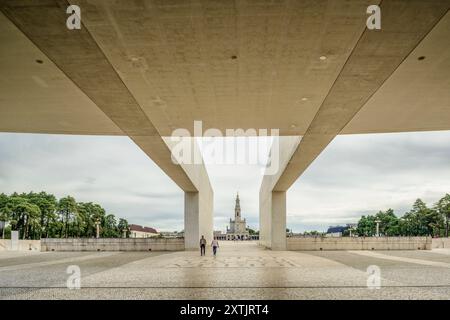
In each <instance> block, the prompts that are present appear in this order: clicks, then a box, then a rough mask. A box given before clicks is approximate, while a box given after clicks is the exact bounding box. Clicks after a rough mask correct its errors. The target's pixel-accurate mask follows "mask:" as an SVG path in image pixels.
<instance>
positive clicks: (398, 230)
mask: <svg viewBox="0 0 450 320" xmlns="http://www.w3.org/2000/svg"><path fill="white" fill-rule="evenodd" d="M376 221H379V232H380V234H382V235H385V236H434V237H442V236H446V237H448V234H449V222H450V194H446V195H445V196H444V197H443V198H442V199H440V200H439V201H438V202H437V203H435V204H434V206H433V207H431V208H429V207H427V205H426V204H425V202H423V201H422V200H420V199H417V200H416V201H415V202H414V204H413V207H412V209H411V210H410V211H408V212H406V213H405V214H404V215H403V216H402V217H398V216H397V215H396V214H395V213H394V210H392V209H388V210H386V211H379V212H378V213H377V214H375V215H368V216H362V217H361V219H360V220H359V222H358V225H357V227H356V230H355V231H356V234H358V235H360V236H374V235H375V233H376Z"/></svg>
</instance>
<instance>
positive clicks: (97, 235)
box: [95, 218, 100, 239]
mask: <svg viewBox="0 0 450 320" xmlns="http://www.w3.org/2000/svg"><path fill="white" fill-rule="evenodd" d="M95 228H96V230H97V233H96V235H95V237H96V238H97V239H98V238H100V219H98V218H97V220H95Z"/></svg>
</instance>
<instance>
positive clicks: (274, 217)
mask: <svg viewBox="0 0 450 320" xmlns="http://www.w3.org/2000/svg"><path fill="white" fill-rule="evenodd" d="M259 201H260V205H259V208H260V213H259V243H260V244H261V245H263V246H265V247H267V248H271V249H272V250H286V191H269V192H266V193H260V198H259Z"/></svg>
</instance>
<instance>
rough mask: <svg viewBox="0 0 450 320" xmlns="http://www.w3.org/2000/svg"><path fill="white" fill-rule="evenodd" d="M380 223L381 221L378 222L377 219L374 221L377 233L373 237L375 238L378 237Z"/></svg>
mask: <svg viewBox="0 0 450 320" xmlns="http://www.w3.org/2000/svg"><path fill="white" fill-rule="evenodd" d="M380 222H381V220H379V219H377V220H375V223H376V224H377V232H376V235H375V236H376V237H379V236H380Z"/></svg>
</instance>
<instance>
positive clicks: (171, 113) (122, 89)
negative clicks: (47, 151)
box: [0, 0, 450, 246]
mask: <svg viewBox="0 0 450 320" xmlns="http://www.w3.org/2000/svg"><path fill="white" fill-rule="evenodd" d="M69 3H72V4H76V5H79V6H80V8H81V12H82V13H81V16H82V20H81V21H82V29H81V30H68V29H67V28H66V19H67V17H68V15H67V14H66V8H67V6H68V5H69ZM373 4H379V5H380V7H381V13H382V20H381V27H382V28H381V30H368V29H367V28H366V19H367V16H368V15H367V14H366V9H367V7H368V6H369V5H373ZM449 7H450V0H435V1H423V0H421V1H419V0H383V1H373V0H349V1H338V0H335V1H333V0H328V1H326V0H324V1H316V0H308V1H287V0H286V1H277V2H273V1H257V2H252V1H196V0H192V1H182V0H179V1H170V2H166V1H133V2H130V1H126V0H121V1H114V2H111V1H106V0H99V1H86V0H81V1H73V0H70V1H69V2H67V1H62V0H33V1H31V0H21V1H12V0H0V10H1V12H2V13H3V14H1V13H0V29H1V30H6V32H2V33H0V72H1V77H0V112H1V116H0V131H4V132H31V133H64V134H105V135H127V136H129V137H130V138H131V139H132V140H133V141H134V142H135V143H136V144H137V145H138V146H139V147H140V148H141V149H142V150H143V151H144V152H146V154H147V155H149V157H150V158H151V159H152V160H153V161H154V162H155V163H157V164H158V165H159V166H160V167H161V168H162V170H164V172H166V173H167V174H168V176H170V177H171V178H172V179H173V180H174V181H175V182H176V183H177V185H178V186H180V188H181V189H183V190H184V191H185V192H187V194H186V199H197V200H195V201H197V203H196V204H194V205H191V204H189V205H188V206H187V207H186V210H188V209H189V208H190V209H189V210H194V211H195V210H197V209H195V208H198V207H201V205H200V202H202V201H203V202H204V207H207V208H209V209H208V210H211V211H212V203H210V204H209V203H207V202H208V201H212V189H211V186H210V184H209V179H208V177H207V173H206V170H205V169H204V166H202V165H201V166H183V167H182V166H178V165H175V164H173V162H172V161H171V157H170V150H169V147H168V146H167V144H166V143H165V142H164V140H163V139H162V138H161V137H163V136H170V135H171V134H172V132H173V130H175V129H178V128H186V129H188V130H190V131H191V133H192V134H194V132H193V122H194V120H202V121H203V129H208V128H217V129H220V130H222V132H225V129H227V128H244V129H248V128H255V129H271V128H273V129H280V134H281V135H284V136H302V139H301V141H300V140H299V139H298V140H297V141H296V142H295V141H294V140H291V142H292V141H294V142H295V143H294V144H289V149H287V150H284V151H282V153H283V152H284V153H283V157H285V159H283V160H282V162H283V165H282V166H281V167H280V172H279V173H278V174H277V175H275V177H276V178H274V177H270V178H266V177H265V178H264V179H263V185H262V186H261V190H262V191H261V192H260V194H264V195H265V197H268V196H269V195H270V194H271V193H272V191H274V192H281V193H283V192H285V191H286V190H287V189H288V188H289V187H290V186H291V185H292V183H294V182H295V180H296V179H297V178H298V177H299V176H300V175H301V174H302V172H304V170H306V169H307V167H308V166H309V165H310V163H311V162H312V161H313V160H314V159H315V158H316V157H317V156H318V155H319V154H320V152H321V151H322V150H323V149H324V148H325V147H326V146H327V145H328V144H329V143H330V142H331V141H332V139H333V138H334V137H335V136H336V135H338V134H358V133H383V132H402V131H424V130H449V129H450V102H449V101H450V90H448V88H449V87H450V77H449V70H450V41H448V39H450V13H448V9H449ZM421 56H424V57H425V59H422V60H418V57H421ZM319 57H325V58H326V59H320V58H319ZM36 60H41V61H42V62H43V63H40V64H39V63H36ZM294 139H295V138H294ZM286 157H287V158H286ZM200 189H202V190H203V189H205V190H206V193H207V195H206V196H204V197H203V199H204V200H201V199H200V200H199V199H198V198H199V197H196V196H195V193H196V192H199V191H200ZM188 193H193V194H188ZM200 193H201V192H200ZM278 195H280V194H278ZM284 198H285V197H284ZM205 199H206V200H205ZM277 199H283V196H282V194H281V196H277ZM199 201H200V202H199ZM269 202H270V203H271V201H269ZM261 203H268V202H267V201H261ZM272 207H273V206H272V204H270V208H271V209H270V212H273V210H272ZM275 207H276V208H281V210H282V209H283V205H276V206H275ZM192 208H194V209H192ZM277 210H278V209H277ZM284 210H285V206H284ZM260 211H261V214H262V212H263V211H264V210H263V209H262V208H261V210H260ZM265 212H269V211H267V210H266V211H265ZM211 219H212V218H211ZM211 219H209V218H208V221H209V220H211ZM262 220H266V221H269V220H267V219H262ZM270 221H271V220H270ZM208 224H210V226H211V228H212V220H211V221H210V222H208ZM278 225H279V226H280V228H279V229H280V230H281V226H282V225H283V224H282V223H281V224H278ZM197 227H198V226H196V228H197ZM207 228H209V226H208V227H207ZM260 228H261V229H264V228H265V227H264V226H262V225H261V226H260ZM271 228H272V227H271ZM280 230H278V231H276V232H281V231H280ZM272 232H273V233H275V230H272ZM283 233H284V230H283ZM269 246H270V245H269Z"/></svg>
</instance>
